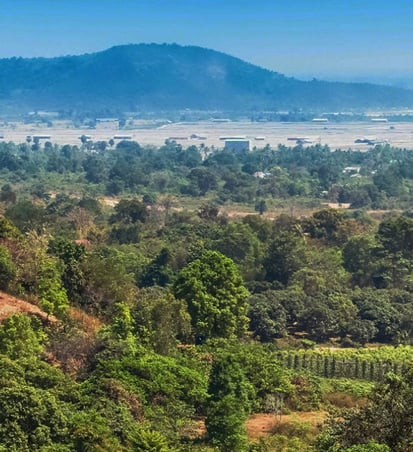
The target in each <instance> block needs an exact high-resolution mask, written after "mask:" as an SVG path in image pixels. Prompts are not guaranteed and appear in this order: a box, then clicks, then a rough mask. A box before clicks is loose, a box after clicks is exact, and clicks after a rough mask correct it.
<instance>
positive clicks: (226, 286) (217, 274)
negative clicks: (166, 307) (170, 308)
mask: <svg viewBox="0 0 413 452" xmlns="http://www.w3.org/2000/svg"><path fill="white" fill-rule="evenodd" d="M174 293H175V296H176V297H177V298H178V299H182V300H185V301H186V302H187V305H188V311H189V314H190V316H191V321H192V327H193V330H194V333H195V336H196V337H200V338H214V337H224V338H230V337H234V336H242V335H243V334H244V333H245V332H246V330H247V326H248V317H247V311H248V291H247V289H246V288H245V287H244V284H243V280H242V278H241V276H240V274H239V272H238V269H237V267H236V265H235V264H234V262H233V261H232V260H231V259H229V258H228V257H226V256H224V255H223V254H221V253H219V252H217V251H206V252H205V253H204V254H203V255H202V256H201V257H200V258H199V259H196V260H194V261H192V262H191V263H189V264H188V265H187V266H186V267H185V268H184V269H183V270H181V272H180V274H179V275H178V278H177V280H176V282H175V285H174Z"/></svg>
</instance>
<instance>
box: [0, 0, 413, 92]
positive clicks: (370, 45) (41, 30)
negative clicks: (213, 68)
mask: <svg viewBox="0 0 413 452" xmlns="http://www.w3.org/2000/svg"><path fill="white" fill-rule="evenodd" d="M142 42H145V43H149V42H155V43H173V42H174V43H177V44H182V45H197V46H202V47H207V48H210V49H214V50H219V51H222V52H225V53H228V54H230V55H233V56H236V57H238V58H241V59H243V60H246V61H248V62H250V63H253V64H257V65H260V66H263V67H266V68H268V69H271V70H275V71H277V72H281V73H283V74H286V75H289V76H295V77H298V78H312V77H315V78H324V79H328V80H334V79H337V80H355V81H358V80H367V81H373V82H376V81H385V80H389V81H390V82H391V83H397V84H399V85H403V84H410V83H411V84H412V85H413V0H271V1H270V0H238V1H236V0H208V1H207V0H2V1H1V2H0V58H4V57H12V56H24V57H37V56H44V57H51V56H60V55H68V54H70V55H75V54H82V53H90V52H95V51H99V50H104V49H106V48H109V47H112V46H114V45H120V44H129V43H142ZM409 80H410V82H409Z"/></svg>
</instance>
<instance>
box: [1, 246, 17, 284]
mask: <svg viewBox="0 0 413 452" xmlns="http://www.w3.org/2000/svg"><path fill="white" fill-rule="evenodd" d="M15 277H16V266H15V265H14V263H13V261H12V258H11V255H10V251H9V250H8V248H6V247H5V246H3V245H0V290H7V288H8V287H9V284H10V283H11V282H12V281H14V278H15Z"/></svg>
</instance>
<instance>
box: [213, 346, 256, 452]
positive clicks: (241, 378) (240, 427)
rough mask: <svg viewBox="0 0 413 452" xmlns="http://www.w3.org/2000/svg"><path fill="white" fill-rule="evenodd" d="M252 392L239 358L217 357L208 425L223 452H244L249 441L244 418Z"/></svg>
mask: <svg viewBox="0 0 413 452" xmlns="http://www.w3.org/2000/svg"><path fill="white" fill-rule="evenodd" d="M252 392H253V388H252V386H251V385H250V384H249V382H248V381H247V379H246V377H245V374H244V372H243V370H242V368H241V366H240V364H239V363H238V362H237V361H236V359H235V358H234V357H233V356H232V355H231V354H229V353H228V354H227V353H223V354H222V355H221V356H216V357H215V360H214V363H213V365H212V370H211V375H210V380H209V387H208V393H209V395H210V399H209V401H208V404H207V417H206V420H205V426H206V429H207V433H208V437H209V439H210V441H211V443H212V444H213V445H215V446H218V447H219V450H220V451H222V452H235V451H237V452H243V451H246V450H247V446H248V442H247V437H246V432H245V425H244V424H245V421H246V419H247V415H248V412H249V409H250V405H249V397H250V395H251V393H252Z"/></svg>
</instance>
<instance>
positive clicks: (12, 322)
mask: <svg viewBox="0 0 413 452" xmlns="http://www.w3.org/2000/svg"><path fill="white" fill-rule="evenodd" d="M39 336H41V334H37V333H36V332H35V330H34V329H33V327H32V322H31V320H30V318H29V317H28V316H27V315H25V314H14V315H12V316H10V317H8V318H7V319H6V320H4V322H3V323H2V324H1V326H0V353H1V354H5V355H7V356H9V357H10V358H12V359H17V358H23V357H26V358H34V357H36V356H39V354H40V353H41V352H42V351H43V347H42V345H41V340H40V338H39Z"/></svg>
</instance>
